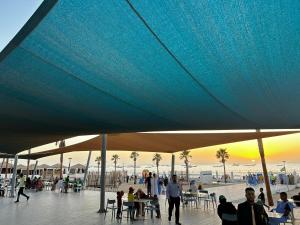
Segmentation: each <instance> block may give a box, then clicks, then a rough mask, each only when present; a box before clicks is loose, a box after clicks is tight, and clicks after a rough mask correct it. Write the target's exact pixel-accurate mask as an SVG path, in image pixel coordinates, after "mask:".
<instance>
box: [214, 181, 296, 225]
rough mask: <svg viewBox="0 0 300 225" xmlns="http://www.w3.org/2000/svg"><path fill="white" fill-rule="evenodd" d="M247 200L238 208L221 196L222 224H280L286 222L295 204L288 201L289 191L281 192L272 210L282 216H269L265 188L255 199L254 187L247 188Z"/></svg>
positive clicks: (219, 211)
mask: <svg viewBox="0 0 300 225" xmlns="http://www.w3.org/2000/svg"><path fill="white" fill-rule="evenodd" d="M245 196H246V201H245V202H243V203H241V204H239V205H238V208H237V209H236V208H235V206H234V205H233V204H232V203H231V202H227V200H226V198H225V197H224V196H223V195H221V196H219V202H220V204H219V206H218V215H219V217H220V219H221V220H222V225H237V224H239V225H279V224H280V223H284V222H286V221H287V220H288V219H289V217H290V215H291V212H292V210H293V208H294V206H293V204H292V203H291V202H289V201H288V198H287V193H286V192H281V193H280V199H281V201H280V202H278V204H277V207H276V208H274V209H272V210H271V212H276V213H280V214H281V215H282V216H281V217H268V214H267V212H266V210H265V208H264V206H266V207H267V208H268V209H269V206H267V205H266V203H265V196H264V193H263V189H262V188H261V189H260V194H259V196H258V200H257V201H255V198H256V197H255V191H254V189H253V188H252V187H248V188H246V189H245Z"/></svg>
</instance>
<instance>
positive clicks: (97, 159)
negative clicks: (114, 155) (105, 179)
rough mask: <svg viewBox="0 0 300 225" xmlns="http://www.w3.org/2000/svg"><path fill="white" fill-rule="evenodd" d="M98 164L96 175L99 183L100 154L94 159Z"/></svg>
mask: <svg viewBox="0 0 300 225" xmlns="http://www.w3.org/2000/svg"><path fill="white" fill-rule="evenodd" d="M95 162H97V165H98V176H97V184H98V183H99V176H100V164H101V156H97V157H96V159H95Z"/></svg>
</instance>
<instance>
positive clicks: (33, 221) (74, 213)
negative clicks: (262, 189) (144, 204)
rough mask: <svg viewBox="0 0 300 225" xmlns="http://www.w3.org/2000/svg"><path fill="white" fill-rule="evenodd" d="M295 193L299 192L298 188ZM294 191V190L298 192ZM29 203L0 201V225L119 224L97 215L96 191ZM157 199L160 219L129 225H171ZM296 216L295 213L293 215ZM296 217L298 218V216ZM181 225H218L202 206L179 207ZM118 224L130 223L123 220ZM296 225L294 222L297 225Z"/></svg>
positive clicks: (40, 196)
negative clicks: (160, 214)
mask: <svg viewBox="0 0 300 225" xmlns="http://www.w3.org/2000/svg"><path fill="white" fill-rule="evenodd" d="M240 188H241V187H240V185H233V186H231V187H229V186H228V191H231V193H234V192H235V191H236V190H239V189H240ZM298 190H299V189H298ZM298 190H297V191H298ZM29 195H30V196H31V197H30V200H29V201H28V202H27V201H26V199H25V198H22V197H21V199H20V203H18V204H16V203H14V200H15V199H12V198H0V221H1V224H7V225H9V224H16V225H49V224H60V225H82V224H84V225H96V224H97V225H100V224H102V225H113V224H120V222H118V221H116V220H115V219H113V220H112V219H111V214H110V213H108V215H107V217H106V219H104V215H103V214H98V213H97V210H98V209H99V192H98V191H90V190H86V191H82V192H81V193H73V192H70V193H68V194H64V193H59V192H51V191H43V192H29ZM115 196H116V194H115V193H107V195H106V197H108V198H113V199H114V198H115ZM163 198H164V197H162V199H161V213H162V219H156V218H154V219H153V220H152V219H151V218H150V214H149V215H148V216H146V217H145V218H146V220H145V221H134V222H133V224H136V225H140V224H145V225H147V224H161V225H169V224H174V221H172V222H171V223H169V222H168V221H167V208H166V207H165V200H164V199H163ZM296 214H298V212H297V213H296ZM298 217H299V216H298ZM181 222H182V224H186V225H208V224H209V225H220V224H221V222H220V220H219V218H218V216H217V214H216V211H215V210H213V208H212V207H211V208H210V209H208V210H207V209H206V210H205V209H204V207H203V202H202V205H201V206H200V207H199V208H198V209H196V208H195V207H190V206H188V207H185V208H182V207H181ZM121 224H130V222H127V219H126V218H123V220H122V223H121ZM298 224H300V223H297V225H298Z"/></svg>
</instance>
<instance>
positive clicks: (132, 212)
mask: <svg viewBox="0 0 300 225" xmlns="http://www.w3.org/2000/svg"><path fill="white" fill-rule="evenodd" d="M127 198H128V202H133V201H134V198H135V197H134V189H133V187H130V188H129V191H128V196H127ZM128 208H129V210H130V218H131V219H133V218H134V207H133V206H129V207H128Z"/></svg>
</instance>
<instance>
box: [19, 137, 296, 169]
mask: <svg viewBox="0 0 300 225" xmlns="http://www.w3.org/2000/svg"><path fill="white" fill-rule="evenodd" d="M91 137H93V136H87V137H77V138H73V139H72V140H69V141H66V144H67V145H69V144H72V143H76V142H78V141H82V140H85V139H87V138H91ZM263 142H264V148H265V155H266V158H267V163H280V162H282V161H283V160H285V161H287V162H289V163H299V162H300V154H299V149H300V134H290V135H285V136H278V137H271V138H265V139H263ZM53 147H55V145H54V144H49V145H46V146H42V147H39V148H37V149H34V150H33V152H36V151H42V150H46V149H49V148H53ZM219 148H226V149H227V150H228V152H229V154H230V159H229V161H228V163H229V164H232V163H245V164H247V163H252V160H255V161H256V162H259V161H260V158H259V152H258V147H257V141H256V140H252V141H243V142H237V143H232V144H223V145H216V146H211V147H205V148H199V149H194V150H192V151H191V154H192V156H193V158H192V164H218V160H217V159H216V157H215V154H216V151H217V150H218V149H219ZM116 153H117V154H119V156H120V161H119V164H120V165H123V163H124V165H130V164H132V160H130V158H129V155H130V152H108V153H107V159H108V165H110V164H112V162H111V161H110V158H111V156H112V154H116ZM178 154H179V153H178ZM178 154H177V155H176V164H183V162H180V161H179V159H178ZM87 155H88V153H87V152H78V153H68V154H65V155H64V159H65V160H64V164H65V165H67V164H68V158H70V157H71V158H72V165H73V164H76V163H82V164H86V160H87ZM98 155H100V152H93V155H92V165H95V162H94V161H95V157H96V156H98ZM152 156H153V153H140V158H139V160H138V164H140V165H143V164H147V165H149V164H153V163H152ZM162 157H163V160H162V162H161V164H170V161H171V155H170V154H162ZM58 162H59V156H58V155H57V156H51V157H47V158H42V159H40V160H39V163H40V164H42V163H46V164H50V165H52V164H55V163H58ZM21 163H25V161H24V160H21Z"/></svg>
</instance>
